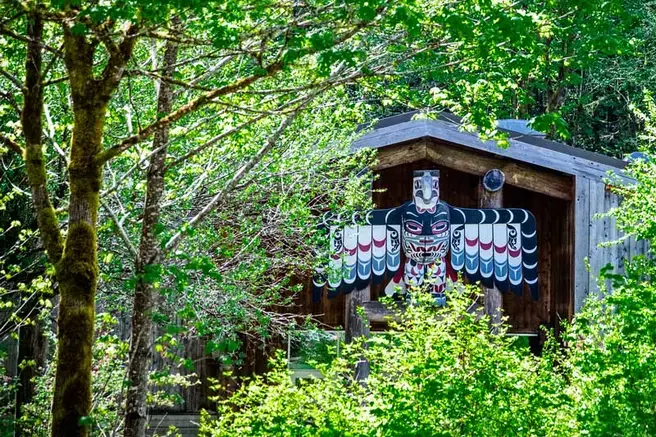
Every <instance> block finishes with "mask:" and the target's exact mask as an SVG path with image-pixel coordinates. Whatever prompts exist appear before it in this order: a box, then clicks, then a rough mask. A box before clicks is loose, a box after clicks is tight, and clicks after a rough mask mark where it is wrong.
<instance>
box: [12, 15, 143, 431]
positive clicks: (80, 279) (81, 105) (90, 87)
mask: <svg viewBox="0 0 656 437" xmlns="http://www.w3.org/2000/svg"><path fill="white" fill-rule="evenodd" d="M32 15H33V17H32V19H31V20H29V24H28V34H29V35H30V38H31V43H30V44H29V47H28V54H27V62H26V66H27V72H26V84H25V88H26V89H25V96H26V97H25V104H24V109H23V114H22V125H23V131H24V135H25V141H26V147H25V161H26V168H27V173H28V178H29V181H30V187H31V191H32V197H33V203H34V206H35V209H36V213H37V221H38V225H39V230H40V232H41V238H42V241H43V243H44V246H45V248H46V250H47V253H48V258H49V260H50V262H51V263H53V264H54V265H55V274H56V279H57V282H58V284H59V291H60V304H59V319H58V354H57V363H56V377H55V387H54V394H53V404H52V435H53V436H67V437H71V436H86V435H87V434H88V427H87V421H86V420H85V418H86V417H88V416H89V413H90V411H91V358H92V351H91V347H92V344H93V325H94V316H95V314H94V312H95V302H94V297H95V292H96V286H97V281H98V262H97V255H96V249H97V247H96V221H97V216H98V206H99V192H100V186H101V180H102V163H101V162H99V161H98V160H97V156H98V155H99V153H100V152H101V151H102V134H103V123H104V119H105V114H106V111H107V105H108V102H109V99H110V97H111V94H112V92H113V91H114V89H115V88H116V86H117V85H118V82H119V80H120V78H121V75H122V73H123V69H124V67H125V64H126V63H127V60H128V59H129V57H130V56H131V53H132V49H133V47H134V39H133V38H125V39H124V40H123V41H121V44H119V45H117V46H116V49H115V51H113V52H112V53H111V56H110V59H109V62H108V64H107V67H106V68H105V70H104V71H103V73H102V76H101V77H100V78H95V77H94V75H93V71H92V67H93V58H94V52H95V50H96V47H97V44H96V43H94V42H92V41H89V40H88V39H87V38H86V37H85V36H84V35H75V34H73V32H71V30H70V29H69V28H68V26H69V25H70V23H64V24H63V27H64V61H65V64H66V68H67V71H68V74H69V78H70V84H71V95H72V98H73V112H74V126H73V137H72V141H71V153H70V159H69V168H68V173H69V183H70V196H69V208H68V231H67V235H66V240H65V242H64V243H62V236H61V233H60V230H59V222H58V220H57V218H56V215H55V210H54V208H53V207H52V204H51V202H50V200H49V196H48V192H47V185H46V182H47V181H46V171H45V158H44V154H43V150H42V143H41V138H42V125H41V119H42V115H43V91H42V80H41V66H42V62H41V47H42V46H41V35H42V33H43V24H42V20H41V17H40V16H39V11H38V9H37V10H35V11H34V12H33V13H32Z"/></svg>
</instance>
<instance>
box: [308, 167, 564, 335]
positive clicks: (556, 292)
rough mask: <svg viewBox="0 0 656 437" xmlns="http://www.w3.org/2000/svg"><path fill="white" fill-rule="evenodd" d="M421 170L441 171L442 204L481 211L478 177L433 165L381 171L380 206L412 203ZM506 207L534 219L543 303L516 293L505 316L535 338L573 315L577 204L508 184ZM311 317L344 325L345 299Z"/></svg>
mask: <svg viewBox="0 0 656 437" xmlns="http://www.w3.org/2000/svg"><path fill="white" fill-rule="evenodd" d="M423 169H437V170H440V198H441V199H442V200H444V201H446V202H448V203H450V204H452V205H454V206H460V207H465V208H476V207H477V205H478V190H479V181H480V177H479V176H477V175H473V174H469V173H465V172H461V171H458V170H456V169H453V168H448V167H444V166H440V165H437V164H435V163H434V162H432V161H430V160H419V161H414V162H410V163H406V164H402V165H398V166H393V167H389V168H386V169H383V170H381V171H379V172H378V175H379V177H378V179H377V180H376V181H375V182H374V185H373V190H374V194H373V199H374V203H375V204H376V206H377V207H378V208H390V207H394V206H398V205H401V204H402V203H404V202H406V201H408V200H409V199H410V198H411V195H412V173H413V171H415V170H423ZM504 206H508V207H517V208H525V209H528V210H530V211H531V212H533V214H534V215H535V218H536V224H537V231H538V252H539V254H538V255H539V261H538V263H539V264H538V265H539V272H538V278H539V281H540V298H539V300H537V301H533V299H532V298H531V297H530V295H529V293H528V292H527V291H526V290H525V293H524V295H523V296H516V295H514V294H512V293H508V294H506V295H504V311H505V313H506V314H507V315H508V316H509V318H510V323H511V325H512V331H513V332H517V333H536V332H538V331H539V328H540V326H541V325H547V326H553V325H554V324H555V322H556V321H557V320H559V319H568V318H569V317H570V316H571V314H572V311H573V307H572V300H573V299H572V287H573V276H572V275H573V242H572V238H571V237H572V227H573V220H574V214H573V212H574V209H573V202H572V201H567V200H563V199H555V198H551V197H548V196H546V195H544V194H539V193H533V192H531V191H528V190H526V189H522V188H517V187H514V186H512V185H508V184H507V185H506V186H505V187H504ZM387 280H388V278H386V279H385V281H383V283H381V284H377V285H374V286H372V288H371V298H372V300H377V299H378V296H380V295H382V293H383V289H384V286H385V284H386V283H387ZM304 294H305V295H306V296H307V295H309V293H304ZM305 304H307V301H306V302H305ZM311 311H312V312H313V313H314V314H321V315H322V316H321V317H322V321H323V322H324V323H326V324H327V325H330V326H333V327H336V326H340V325H343V323H344V296H342V295H340V296H338V297H337V298H335V299H327V298H325V297H324V299H323V300H322V302H321V303H320V304H313V306H312V310H311Z"/></svg>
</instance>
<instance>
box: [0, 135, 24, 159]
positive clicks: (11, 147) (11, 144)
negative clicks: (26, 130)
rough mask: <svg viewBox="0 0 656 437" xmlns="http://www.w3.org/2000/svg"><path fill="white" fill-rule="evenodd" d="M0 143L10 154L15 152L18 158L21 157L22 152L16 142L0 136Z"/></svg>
mask: <svg viewBox="0 0 656 437" xmlns="http://www.w3.org/2000/svg"><path fill="white" fill-rule="evenodd" d="M0 143H2V144H4V145H5V146H7V147H8V148H9V150H11V151H12V152H16V153H17V154H18V155H19V156H20V157H23V153H24V150H23V148H22V147H21V146H20V145H19V144H18V143H17V142H16V141H14V140H12V139H11V138H9V137H7V136H4V135H2V134H0Z"/></svg>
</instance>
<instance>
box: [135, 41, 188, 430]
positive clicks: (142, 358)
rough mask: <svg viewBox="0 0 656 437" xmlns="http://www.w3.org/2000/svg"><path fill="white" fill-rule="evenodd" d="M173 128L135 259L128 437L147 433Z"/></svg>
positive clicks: (161, 147)
mask: <svg viewBox="0 0 656 437" xmlns="http://www.w3.org/2000/svg"><path fill="white" fill-rule="evenodd" d="M177 54H178V46H177V44H176V43H175V42H173V41H169V42H168V43H167V46H166V51H165V53H164V65H163V68H164V75H165V76H167V77H173V75H174V72H175V63H176V61H177ZM172 100H173V90H172V87H171V84H170V83H169V82H166V81H162V82H161V83H160V85H159V93H158V100H157V113H158V114H159V115H160V116H164V115H166V114H168V113H170V112H171V109H172V103H173V102H172ZM168 137H169V128H168V127H164V128H162V129H160V130H158V131H157V132H156V133H155V136H154V139H153V150H158V151H157V152H155V153H154V154H153V156H152V158H151V161H150V165H149V167H148V179H147V189H146V200H145V206H144V217H143V222H142V229H141V241H140V244H139V257H138V259H137V260H135V261H136V262H135V270H136V272H137V276H138V280H137V283H136V286H135V295H134V303H133V309H132V338H131V341H130V362H129V364H128V381H129V387H130V388H129V389H128V393H127V399H126V412H125V433H124V435H125V437H143V436H145V433H146V423H147V414H146V413H147V409H146V395H147V394H148V375H149V369H150V364H151V362H152V350H153V349H152V343H153V319H152V313H153V311H154V310H155V309H156V307H157V303H156V302H157V301H156V291H155V290H154V288H153V284H152V281H150V280H148V278H147V276H146V275H147V273H148V272H149V270H152V269H154V268H155V265H156V264H157V263H158V262H159V261H160V259H159V258H160V250H159V242H158V240H157V236H156V235H155V226H156V225H157V223H159V218H160V206H161V205H160V204H161V199H162V195H163V194H164V171H165V162H166V153H167V150H166V144H167V143H168V139H169V138H168Z"/></svg>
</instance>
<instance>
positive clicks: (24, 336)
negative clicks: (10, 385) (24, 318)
mask: <svg viewBox="0 0 656 437" xmlns="http://www.w3.org/2000/svg"><path fill="white" fill-rule="evenodd" d="M35 318H36V316H35ZM33 322H34V323H29V324H26V325H23V326H21V327H20V330H19V340H18V341H19V343H18V364H19V365H21V364H22V365H23V366H22V369H19V371H18V373H19V379H18V382H19V386H18V390H17V391H16V419H19V418H20V417H21V414H22V413H21V409H22V407H23V405H25V404H28V403H30V402H31V401H32V398H33V397H34V392H35V384H34V381H33V379H34V378H35V377H36V376H39V375H40V373H39V369H42V368H43V366H44V364H45V355H46V345H47V342H46V337H45V335H43V334H44V333H43V325H42V324H41V322H40V321H39V320H34V321H33ZM16 423H18V422H16ZM21 435H22V433H21V430H20V427H19V426H17V427H16V430H15V433H14V437H20V436H21Z"/></svg>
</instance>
